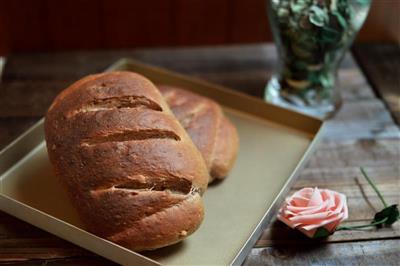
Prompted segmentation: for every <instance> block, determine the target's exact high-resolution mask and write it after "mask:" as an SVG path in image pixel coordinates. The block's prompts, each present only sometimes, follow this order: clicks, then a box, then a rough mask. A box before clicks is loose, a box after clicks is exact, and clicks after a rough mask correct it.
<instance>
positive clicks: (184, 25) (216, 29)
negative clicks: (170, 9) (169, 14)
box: [173, 0, 230, 45]
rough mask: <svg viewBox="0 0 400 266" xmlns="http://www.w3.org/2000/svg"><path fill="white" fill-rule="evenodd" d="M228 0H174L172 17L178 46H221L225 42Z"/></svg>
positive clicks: (227, 25)
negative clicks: (199, 44)
mask: <svg viewBox="0 0 400 266" xmlns="http://www.w3.org/2000/svg"><path fill="white" fill-rule="evenodd" d="M229 2H230V1H228V0H219V1H204V0H191V1H186V0H176V1H174V3H175V5H174V10H175V16H174V17H173V23H174V30H175V33H174V34H175V38H176V41H175V42H176V43H177V44H178V45H194V44H198V43H202V44H205V45H207V44H222V43H226V42H227V37H228V27H229V26H230V24H229V23H228V16H229Z"/></svg>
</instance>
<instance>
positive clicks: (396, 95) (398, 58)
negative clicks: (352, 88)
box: [353, 2, 400, 124]
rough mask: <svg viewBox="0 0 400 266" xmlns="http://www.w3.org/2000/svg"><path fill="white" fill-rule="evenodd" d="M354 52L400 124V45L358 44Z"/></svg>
mask: <svg viewBox="0 0 400 266" xmlns="http://www.w3.org/2000/svg"><path fill="white" fill-rule="evenodd" d="M399 3H400V2H398V4H399ZM353 52H354V54H355V57H356V59H357V61H358V62H359V64H360V66H361V68H362V69H363V71H364V72H365V75H366V76H367V78H368V80H369V81H370V82H371V84H372V86H373V87H374V89H375V91H376V92H377V93H378V95H379V96H380V97H381V98H383V100H384V101H385V102H386V104H387V105H388V107H389V109H390V111H391V113H392V114H393V117H394V119H395V121H397V124H400V76H399V68H400V47H399V46H398V45H397V44H395V43H393V44H379V45H378V44H357V45H355V46H354V47H353Z"/></svg>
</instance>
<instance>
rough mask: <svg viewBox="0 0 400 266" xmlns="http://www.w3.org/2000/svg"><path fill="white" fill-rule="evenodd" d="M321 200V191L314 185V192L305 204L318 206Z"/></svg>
mask: <svg viewBox="0 0 400 266" xmlns="http://www.w3.org/2000/svg"><path fill="white" fill-rule="evenodd" d="M322 202H323V200H322V196H321V192H320V191H319V189H318V188H317V187H316V188H314V192H313V194H312V195H311V198H310V201H309V202H308V204H307V206H319V205H321V204H322Z"/></svg>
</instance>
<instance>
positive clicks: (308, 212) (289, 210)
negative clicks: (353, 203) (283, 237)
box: [278, 188, 348, 237]
mask: <svg viewBox="0 0 400 266" xmlns="http://www.w3.org/2000/svg"><path fill="white" fill-rule="evenodd" d="M347 217H348V210H347V202H346V196H345V195H344V194H341V193H338V192H336V191H332V190H329V189H318V188H314V189H312V188H303V189H301V190H299V191H297V192H296V193H294V194H293V195H292V196H291V197H289V198H287V199H286V201H285V203H284V205H283V206H282V208H281V209H280V210H279V213H278V219H279V220H281V221H282V222H284V223H285V224H287V225H288V226H290V227H291V228H295V229H298V230H300V231H301V232H302V233H304V234H305V235H307V236H308V237H314V235H315V233H316V232H317V230H318V229H319V228H322V227H323V228H325V229H326V230H327V231H328V232H329V233H333V231H335V229H336V227H337V226H338V225H339V223H340V222H341V221H343V220H345V219H347Z"/></svg>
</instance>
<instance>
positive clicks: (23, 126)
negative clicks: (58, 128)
mask: <svg viewBox="0 0 400 266" xmlns="http://www.w3.org/2000/svg"><path fill="white" fill-rule="evenodd" d="M39 119H40V117H28V118H26V117H23V118H21V117H20V118H15V117H12V118H0V150H1V149H3V148H4V147H5V146H6V145H8V144H9V143H10V142H11V141H13V140H14V139H15V138H16V137H18V136H19V135H21V134H22V133H23V132H24V131H26V130H27V129H28V128H29V127H30V126H32V125H33V124H35V123H36V122H37V121H39Z"/></svg>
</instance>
